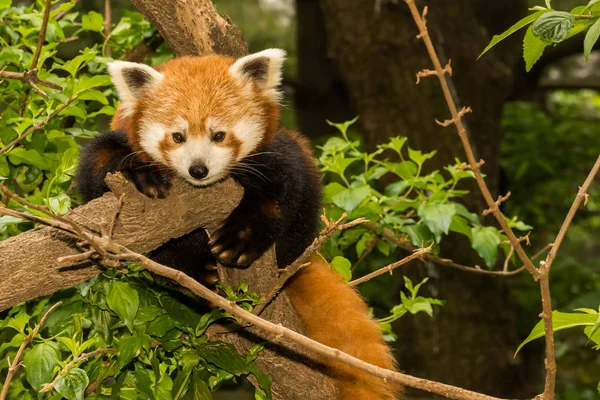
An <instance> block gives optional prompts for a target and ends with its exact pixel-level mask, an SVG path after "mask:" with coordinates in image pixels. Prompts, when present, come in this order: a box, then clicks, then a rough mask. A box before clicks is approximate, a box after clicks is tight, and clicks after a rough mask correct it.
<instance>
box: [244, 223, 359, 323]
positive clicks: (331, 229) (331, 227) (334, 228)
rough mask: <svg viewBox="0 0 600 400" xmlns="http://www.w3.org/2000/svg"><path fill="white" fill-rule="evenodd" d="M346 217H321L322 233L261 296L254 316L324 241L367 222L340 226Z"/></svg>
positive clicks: (304, 264) (254, 310)
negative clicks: (322, 223)
mask: <svg viewBox="0 0 600 400" xmlns="http://www.w3.org/2000/svg"><path fill="white" fill-rule="evenodd" d="M346 217H347V214H346V213H344V214H342V216H341V217H340V218H339V219H338V220H337V221H329V220H327V219H326V218H325V216H323V217H322V218H323V221H324V222H325V225H326V227H325V229H324V230H323V232H321V234H320V235H319V237H317V238H316V239H315V240H313V242H312V244H311V245H310V246H308V247H307V248H306V250H304V252H303V253H302V255H301V256H300V257H298V258H297V259H296V261H294V262H293V263H292V264H290V265H289V266H288V267H287V268H285V269H284V271H283V272H282V273H281V275H279V278H278V279H277V282H275V284H274V285H273V287H272V288H271V290H269V291H268V292H267V293H266V294H264V295H263V296H261V298H260V302H259V304H258V305H257V306H256V307H254V309H253V310H252V312H253V313H254V314H255V315H260V313H261V312H263V310H264V309H265V308H266V307H267V306H268V305H269V304H270V303H271V301H273V299H274V298H275V296H277V293H279V291H280V290H281V288H282V287H283V286H284V285H285V283H286V282H287V281H288V280H289V279H290V278H291V277H292V276H294V275H295V274H296V273H297V272H298V271H299V270H300V269H301V268H304V267H306V266H308V265H310V263H309V262H308V260H309V259H310V257H311V256H312V255H313V254H314V253H315V252H317V251H318V250H319V249H320V248H321V246H323V243H325V241H327V239H329V238H330V237H331V236H332V235H333V234H334V233H335V232H338V231H341V230H344V229H348V228H352V227H353V226H356V225H360V224H364V223H366V222H367V220H366V219H365V218H358V219H355V220H354V221H350V222H348V223H345V224H342V221H344V220H345V219H346Z"/></svg>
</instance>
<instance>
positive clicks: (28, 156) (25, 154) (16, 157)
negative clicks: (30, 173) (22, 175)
mask: <svg viewBox="0 0 600 400" xmlns="http://www.w3.org/2000/svg"><path fill="white" fill-rule="evenodd" d="M8 160H9V161H10V162H11V163H13V164H15V165H21V164H27V165H33V166H34V167H37V168H39V169H48V163H47V162H46V160H45V159H44V157H43V156H42V155H41V154H40V153H39V152H38V151H37V150H34V149H29V150H25V149H24V148H23V147H15V148H14V149H12V150H11V151H9V152H8Z"/></svg>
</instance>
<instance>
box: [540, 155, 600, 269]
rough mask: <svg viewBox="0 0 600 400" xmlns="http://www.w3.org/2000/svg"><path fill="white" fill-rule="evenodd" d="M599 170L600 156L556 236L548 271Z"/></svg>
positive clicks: (580, 188) (548, 261) (549, 255)
mask: <svg viewBox="0 0 600 400" xmlns="http://www.w3.org/2000/svg"><path fill="white" fill-rule="evenodd" d="M599 169H600V156H599V157H598V159H597V160H596V163H595V164H594V166H593V167H592V170H591V171H590V173H589V174H588V176H587V178H586V180H585V182H584V183H583V186H581V187H579V192H578V193H577V196H576V197H575V200H574V201H573V204H572V205H571V208H570V209H569V212H568V213H567V216H566V218H565V220H564V222H563V224H562V226H561V227H560V231H559V232H558V235H556V239H555V240H554V244H553V245H552V249H551V250H550V253H549V254H548V257H546V266H547V268H548V269H550V268H551V267H552V263H553V262H554V259H555V258H556V253H557V252H558V249H559V248H560V245H561V244H562V241H563V239H564V238H565V235H566V234H567V230H568V229H569V226H570V225H571V222H572V221H573V218H574V217H575V213H576V212H577V210H578V209H579V206H580V205H581V202H582V201H584V200H586V202H587V197H588V194H587V191H588V189H589V188H590V185H591V184H592V182H593V181H594V178H595V177H596V175H597V174H598V170H599Z"/></svg>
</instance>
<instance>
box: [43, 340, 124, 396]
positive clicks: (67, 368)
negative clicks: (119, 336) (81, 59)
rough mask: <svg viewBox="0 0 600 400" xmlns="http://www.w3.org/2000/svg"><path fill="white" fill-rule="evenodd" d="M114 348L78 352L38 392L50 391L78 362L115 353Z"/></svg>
mask: <svg viewBox="0 0 600 400" xmlns="http://www.w3.org/2000/svg"><path fill="white" fill-rule="evenodd" d="M115 352H116V350H115V349H111V348H108V349H105V348H100V349H96V350H94V351H90V352H89V353H82V354H80V355H79V356H78V357H76V358H74V359H72V360H71V361H69V362H68V363H67V365H65V367H64V368H63V369H62V370H61V371H60V372H59V373H58V374H57V375H56V377H55V378H54V379H53V380H52V382H50V383H46V384H44V385H43V386H42V388H41V389H40V393H46V392H49V391H51V390H52V389H54V386H55V385H56V384H57V383H58V381H59V380H60V379H61V378H62V377H63V376H65V374H66V373H67V372H69V371H70V370H71V369H72V368H73V367H75V366H76V365H77V364H78V363H80V362H83V361H87V360H89V359H90V358H93V357H96V356H99V355H100V354H106V353H115Z"/></svg>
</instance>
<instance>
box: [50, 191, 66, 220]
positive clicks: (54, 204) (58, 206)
mask: <svg viewBox="0 0 600 400" xmlns="http://www.w3.org/2000/svg"><path fill="white" fill-rule="evenodd" d="M48 200H49V201H48V208H50V211H52V212H53V213H54V214H58V215H64V214H66V213H67V212H69V210H70V209H71V198H70V197H69V196H67V194H66V193H61V194H60V195H58V196H53V197H50V198H49V199H48Z"/></svg>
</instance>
